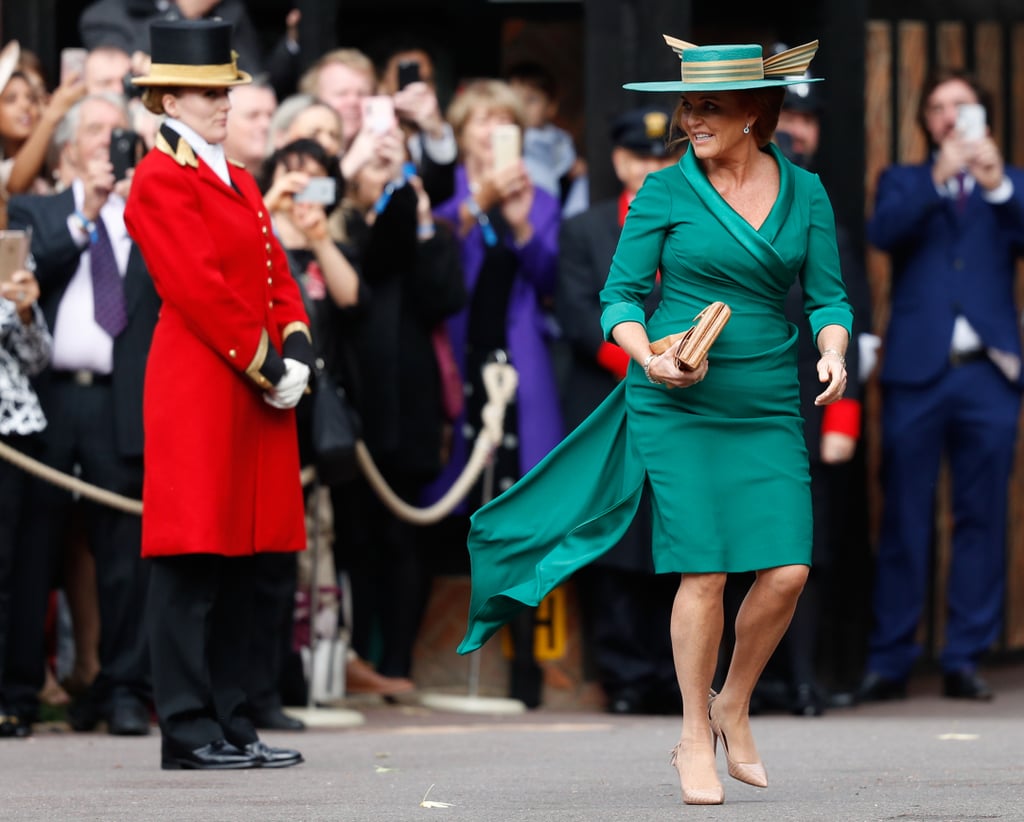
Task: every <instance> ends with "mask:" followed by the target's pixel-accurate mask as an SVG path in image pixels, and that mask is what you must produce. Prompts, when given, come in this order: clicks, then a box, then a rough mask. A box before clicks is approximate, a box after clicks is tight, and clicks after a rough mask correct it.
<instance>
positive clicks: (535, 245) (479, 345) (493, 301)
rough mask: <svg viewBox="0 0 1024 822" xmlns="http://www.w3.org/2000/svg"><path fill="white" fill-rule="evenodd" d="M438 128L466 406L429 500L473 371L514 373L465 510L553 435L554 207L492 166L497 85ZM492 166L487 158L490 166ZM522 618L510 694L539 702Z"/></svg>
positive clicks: (477, 92)
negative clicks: (458, 290) (462, 287)
mask: <svg viewBox="0 0 1024 822" xmlns="http://www.w3.org/2000/svg"><path fill="white" fill-rule="evenodd" d="M448 120H449V122H450V123H451V125H452V129H453V130H454V132H455V138H456V141H457V142H458V145H459V154H460V158H459V160H460V162H459V164H458V166H457V167H456V170H455V194H454V196H453V197H452V198H451V199H449V200H447V201H446V202H444V203H442V204H441V205H440V206H438V208H437V209H436V210H435V215H436V216H437V217H438V218H439V219H443V220H446V221H449V222H451V223H452V224H453V225H454V226H456V231H457V234H458V236H459V238H460V247H461V253H462V266H463V270H464V272H465V277H466V288H467V291H468V293H469V303H468V305H467V307H466V308H465V309H464V310H463V311H461V312H459V313H458V314H456V315H454V316H452V317H451V318H450V319H449V320H448V332H449V335H450V336H451V341H452V346H453V348H454V351H455V356H456V359H457V361H458V363H459V366H460V368H461V369H462V375H463V379H464V383H465V393H466V407H465V409H464V411H463V413H462V415H461V417H460V418H459V419H458V420H456V421H455V425H454V432H453V442H452V450H451V456H450V459H449V461H448V464H447V466H446V468H445V471H444V472H443V474H442V475H441V477H440V479H439V480H438V481H437V482H436V483H434V485H433V486H432V489H431V491H432V493H431V494H430V495H429V500H430V501H432V500H433V499H436V498H437V497H440V495H441V494H443V493H444V491H446V490H447V489H448V488H449V487H450V486H451V484H452V482H453V481H454V480H455V478H456V477H457V476H458V475H459V473H460V472H461V471H462V469H463V468H464V467H465V465H466V461H467V460H468V458H469V454H470V452H471V451H472V446H473V442H474V440H475V439H476V436H477V434H478V433H479V431H480V427H481V422H480V419H481V418H480V412H481V409H482V408H483V405H484V403H485V402H486V400H487V395H486V391H485V389H484V385H483V380H482V367H483V366H484V365H485V364H486V363H488V362H506V361H507V362H509V363H511V364H512V365H513V366H514V367H515V369H516V371H517V373H518V377H519V383H518V390H517V392H516V396H515V399H514V400H513V401H512V402H511V403H510V404H509V406H508V408H507V410H506V412H505V432H506V436H505V437H504V438H503V441H502V444H501V447H500V448H499V449H498V450H497V452H496V453H495V456H494V459H495V463H494V483H493V487H489V488H485V487H483V486H482V485H481V484H478V485H477V486H476V487H475V488H474V490H473V491H471V492H470V494H469V495H468V497H467V498H466V503H465V507H466V509H467V512H468V513H472V511H474V510H475V509H476V508H478V507H479V506H480V505H481V503H483V502H485V501H486V499H485V495H486V496H487V497H490V496H496V495H497V494H499V493H501V492H502V491H504V490H505V489H506V488H508V487H509V486H510V485H512V483H513V482H515V480H517V479H518V478H519V477H521V476H522V475H523V474H525V473H526V472H527V471H528V470H529V469H530V468H532V467H533V466H534V465H536V464H537V463H538V462H539V461H540V460H541V459H542V458H543V457H544V456H545V455H546V454H547V452H548V451H549V450H550V449H551V448H553V447H554V446H555V445H556V444H557V443H558V442H559V441H560V440H561V438H562V419H561V411H560V408H559V405H558V392H557V387H556V384H555V375H554V367H553V365H552V361H551V355H550V352H549V342H550V334H551V326H550V324H549V322H548V319H547V311H546V309H547V308H548V306H549V304H550V302H551V300H552V298H553V295H554V290H555V281H556V275H557V270H558V231H559V223H560V207H559V203H558V200H557V199H555V198H554V197H552V196H551V195H550V194H547V193H546V192H544V191H542V190H540V189H537V188H535V187H534V185H533V183H532V182H531V180H530V177H529V175H528V174H527V172H526V168H525V166H524V165H523V162H522V159H521V157H516V158H513V159H512V160H511V162H508V163H507V164H503V165H502V164H500V158H496V157H495V152H494V150H493V143H492V135H493V132H494V131H495V127H496V126H502V125H504V126H507V125H509V124H515V125H518V126H520V128H521V127H522V125H523V116H522V109H521V106H520V103H519V98H518V96H517V95H516V94H515V92H514V91H513V90H512V88H511V87H510V86H509V85H508V84H506V83H504V82H501V81H499V80H475V81H472V82H470V83H467V84H466V85H465V86H464V87H463V88H462V89H461V90H460V91H459V93H458V94H457V95H456V97H455V98H454V99H453V100H452V103H451V105H450V107H449V109H448ZM496 160H499V162H497V163H496ZM532 628H533V614H532V611H528V612H526V615H525V618H524V619H522V620H520V621H519V622H518V623H516V624H513V625H512V633H513V644H514V646H515V648H516V655H515V659H514V660H513V664H512V672H511V674H512V678H511V688H510V693H511V695H512V696H513V697H516V698H518V699H521V700H522V701H523V702H525V703H526V705H527V706H529V707H535V706H536V705H538V704H539V703H540V686H541V672H540V669H539V668H538V667H537V665H536V662H535V661H534V660H533V656H532V647H533V632H532Z"/></svg>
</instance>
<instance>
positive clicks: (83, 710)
mask: <svg viewBox="0 0 1024 822" xmlns="http://www.w3.org/2000/svg"><path fill="white" fill-rule="evenodd" d="M101 719H103V710H102V708H101V707H100V704H99V702H98V701H97V700H96V699H95V698H94V696H93V695H92V693H91V692H90V691H89V690H86V691H85V692H84V693H82V694H80V695H78V696H76V697H75V698H74V699H72V700H71V704H70V705H68V709H67V720H68V724H69V725H70V726H71V729H72V730H73V731H80V732H86V731H93V730H95V729H96V726H97V725H98V724H99V722H100V720H101Z"/></svg>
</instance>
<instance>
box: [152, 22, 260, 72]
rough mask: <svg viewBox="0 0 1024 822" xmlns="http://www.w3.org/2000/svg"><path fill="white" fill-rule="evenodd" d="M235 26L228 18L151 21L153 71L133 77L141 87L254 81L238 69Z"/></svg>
mask: <svg viewBox="0 0 1024 822" xmlns="http://www.w3.org/2000/svg"><path fill="white" fill-rule="evenodd" d="M232 29H233V26H232V24H231V23H228V22H226V21H224V20H157V21H154V22H152V23H150V26H149V38H150V56H151V60H152V62H151V63H150V67H149V74H146V75H144V76H142V77H134V78H132V82H133V83H134V84H135V85H137V86H197V87H201V88H215V87H221V86H238V85H241V84H243V83H251V82H252V76H251V75H250V74H248V73H246V72H244V71H239V69H238V53H237V52H236V51H235V50H234V49H232V48H231V32H232Z"/></svg>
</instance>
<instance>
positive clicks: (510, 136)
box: [491, 123, 522, 171]
mask: <svg viewBox="0 0 1024 822" xmlns="http://www.w3.org/2000/svg"><path fill="white" fill-rule="evenodd" d="M521 151H522V133H521V131H520V129H519V126H518V125H516V124H515V123H499V124H498V125H496V126H495V127H494V129H493V130H492V131H491V154H492V155H493V160H494V170H495V171H501V170H502V169H503V168H506V167H507V166H510V165H512V164H513V163H515V162H516V161H517V160H518V159H519V156H520V154H521Z"/></svg>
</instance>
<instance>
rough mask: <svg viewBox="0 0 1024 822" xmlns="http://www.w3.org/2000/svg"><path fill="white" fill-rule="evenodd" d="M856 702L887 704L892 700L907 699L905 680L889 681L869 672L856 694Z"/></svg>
mask: <svg viewBox="0 0 1024 822" xmlns="http://www.w3.org/2000/svg"><path fill="white" fill-rule="evenodd" d="M853 698H854V702H856V703H857V704H860V703H862V702H885V701H887V700H890V699H906V698H907V682H906V680H905V679H887V678H886V677H884V676H882V675H881V674H876V673H875V672H874V671H868V672H867V673H866V674H865V675H864V679H862V680H861V683H860V686H859V687H858V688H857V690H856V692H855V693H854V696H853Z"/></svg>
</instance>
